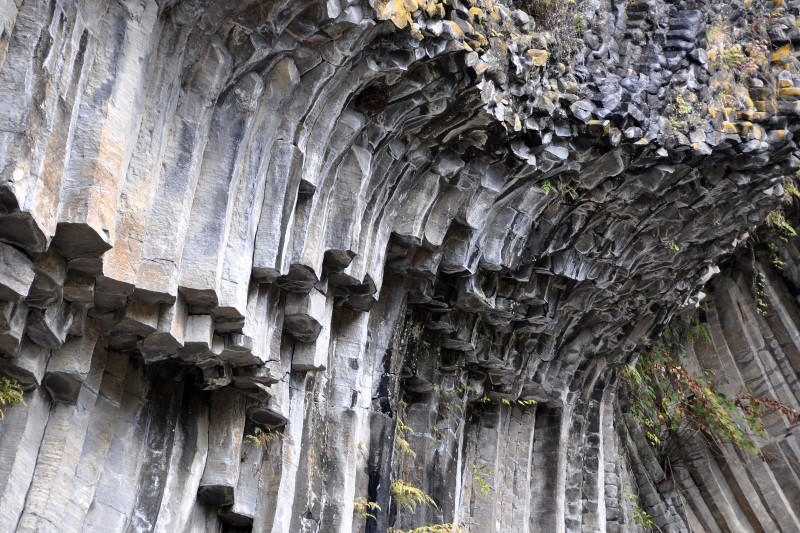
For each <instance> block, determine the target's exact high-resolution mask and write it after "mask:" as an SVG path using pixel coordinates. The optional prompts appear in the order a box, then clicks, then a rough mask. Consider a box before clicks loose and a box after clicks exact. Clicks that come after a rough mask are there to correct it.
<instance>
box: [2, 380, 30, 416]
mask: <svg viewBox="0 0 800 533" xmlns="http://www.w3.org/2000/svg"><path fill="white" fill-rule="evenodd" d="M17 403H21V404H25V400H24V399H23V397H22V387H20V385H19V382H17V381H16V380H13V379H9V378H6V377H0V420H2V419H3V418H4V417H5V412H4V410H3V409H4V408H5V407H8V406H11V405H14V404H17Z"/></svg>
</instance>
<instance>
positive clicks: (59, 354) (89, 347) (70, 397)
mask: <svg viewBox="0 0 800 533" xmlns="http://www.w3.org/2000/svg"><path fill="white" fill-rule="evenodd" d="M98 333H99V332H98V329H97V327H96V326H92V327H90V328H87V331H86V334H85V335H84V336H83V337H71V338H70V339H69V340H68V341H67V342H65V343H64V346H62V347H61V348H60V349H57V350H53V353H52V355H51V356H50V360H49V361H48V363H47V373H46V375H45V378H44V385H45V387H47V390H48V391H49V392H50V395H51V396H52V397H53V400H54V401H56V402H64V403H75V402H76V401H77V399H78V393H79V392H80V390H81V385H82V384H83V382H84V380H85V379H86V378H87V376H88V375H89V370H90V368H91V364H92V357H93V355H94V351H95V346H96V344H97V338H98Z"/></svg>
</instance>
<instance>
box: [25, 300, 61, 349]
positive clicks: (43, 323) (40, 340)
mask: <svg viewBox="0 0 800 533" xmlns="http://www.w3.org/2000/svg"><path fill="white" fill-rule="evenodd" d="M71 325H72V310H71V309H70V304H69V302H65V301H61V302H60V303H59V304H58V305H54V306H53V307H49V308H47V309H44V310H42V309H33V310H32V311H31V313H30V315H29V316H28V329H27V333H28V336H29V337H30V338H31V339H33V341H34V342H36V343H37V344H40V345H41V346H44V347H46V348H60V347H61V345H62V344H64V340H65V339H66V338H67V332H68V331H69V328H70V326H71Z"/></svg>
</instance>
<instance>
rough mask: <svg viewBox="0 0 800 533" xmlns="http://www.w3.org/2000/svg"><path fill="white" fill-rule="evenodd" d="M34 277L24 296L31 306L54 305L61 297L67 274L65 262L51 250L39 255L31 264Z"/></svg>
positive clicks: (40, 307)
mask: <svg viewBox="0 0 800 533" xmlns="http://www.w3.org/2000/svg"><path fill="white" fill-rule="evenodd" d="M33 271H34V272H35V277H34V278H33V284H32V285H31V288H30V290H29V291H28V296H27V298H25V303H26V304H28V305H29V306H31V307H38V308H39V309H45V308H47V307H50V306H53V305H56V304H57V303H59V302H60V301H61V298H62V297H63V289H62V287H63V285H64V280H65V278H66V276H67V262H66V261H65V260H64V258H62V257H61V256H60V255H58V254H57V253H55V252H53V251H52V250H51V251H48V252H45V253H43V254H42V255H40V256H39V257H38V258H37V259H36V262H35V263H34V264H33Z"/></svg>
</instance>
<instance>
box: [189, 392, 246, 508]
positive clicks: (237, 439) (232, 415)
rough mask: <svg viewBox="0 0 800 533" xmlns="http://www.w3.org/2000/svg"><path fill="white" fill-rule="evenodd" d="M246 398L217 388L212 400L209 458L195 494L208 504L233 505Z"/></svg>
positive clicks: (239, 461)
mask: <svg viewBox="0 0 800 533" xmlns="http://www.w3.org/2000/svg"><path fill="white" fill-rule="evenodd" d="M246 407H247V399H246V398H245V397H244V396H242V395H241V394H240V393H238V392H236V391H235V390H233V389H230V388H228V389H220V390H218V391H216V392H215V393H214V395H213V397H212V400H211V412H210V413H209V427H208V458H207V459H206V468H205V470H204V471H203V477H202V479H201V480H200V488H199V490H198V492H197V497H198V498H199V499H200V500H201V501H203V502H205V503H206V504H208V505H216V506H219V505H232V504H233V503H234V492H235V488H236V484H237V482H238V481H239V470H240V465H241V450H242V439H243V438H244V424H245V410H246Z"/></svg>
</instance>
